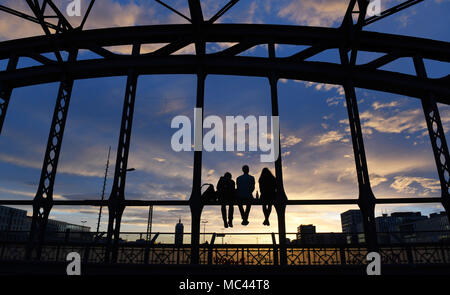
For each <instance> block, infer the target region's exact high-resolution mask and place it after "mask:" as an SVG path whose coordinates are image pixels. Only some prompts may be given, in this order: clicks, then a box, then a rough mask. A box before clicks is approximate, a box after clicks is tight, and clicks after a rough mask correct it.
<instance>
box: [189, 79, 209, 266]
mask: <svg viewBox="0 0 450 295" xmlns="http://www.w3.org/2000/svg"><path fill="white" fill-rule="evenodd" d="M205 79H206V75H205V74H203V73H201V72H199V73H198V74H197V102H196V108H198V109H201V110H202V118H201V122H202V127H203V108H204V100H205ZM194 130H196V129H195V127H194ZM195 136H199V140H200V141H201V142H203V131H202V132H201V134H196V135H195ZM201 183H202V151H194V172H193V181H192V193H191V197H190V199H189V206H190V209H191V264H198V263H199V259H200V257H199V255H200V253H199V244H200V219H201V216H202V210H203V206H202V203H201V200H200V198H201Z"/></svg>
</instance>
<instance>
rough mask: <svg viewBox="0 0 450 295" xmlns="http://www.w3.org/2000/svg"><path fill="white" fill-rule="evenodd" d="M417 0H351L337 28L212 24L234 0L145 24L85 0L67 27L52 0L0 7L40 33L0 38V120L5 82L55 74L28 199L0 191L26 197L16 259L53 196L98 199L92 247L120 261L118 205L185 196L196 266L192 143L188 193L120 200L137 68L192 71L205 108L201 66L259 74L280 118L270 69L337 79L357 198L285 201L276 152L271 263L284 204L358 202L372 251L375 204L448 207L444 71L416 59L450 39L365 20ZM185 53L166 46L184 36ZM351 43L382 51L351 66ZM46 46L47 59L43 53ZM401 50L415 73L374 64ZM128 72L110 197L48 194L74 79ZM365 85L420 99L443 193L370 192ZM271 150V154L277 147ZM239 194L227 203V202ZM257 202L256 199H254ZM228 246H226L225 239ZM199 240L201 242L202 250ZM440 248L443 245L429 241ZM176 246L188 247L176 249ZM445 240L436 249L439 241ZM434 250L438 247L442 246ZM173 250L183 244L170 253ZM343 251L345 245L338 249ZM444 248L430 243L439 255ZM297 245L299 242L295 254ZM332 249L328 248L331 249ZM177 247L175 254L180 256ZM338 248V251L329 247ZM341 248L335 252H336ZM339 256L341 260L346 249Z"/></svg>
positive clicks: (440, 52) (35, 250) (438, 51)
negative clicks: (284, 49)
mask: <svg viewBox="0 0 450 295" xmlns="http://www.w3.org/2000/svg"><path fill="white" fill-rule="evenodd" d="M422 1H423V0H420V1H417V0H412V1H411V0H410V1H405V2H403V3H402V4H399V5H397V6H395V7H392V8H390V9H388V10H385V11H383V12H382V13H381V15H379V16H372V17H367V8H368V5H369V1H367V0H350V1H349V5H348V9H347V11H346V13H345V16H344V17H343V21H342V24H341V26H339V27H337V28H326V27H308V26H288V25H265V24H218V23H216V21H217V20H218V19H219V18H220V17H221V16H222V15H223V14H224V13H226V12H227V11H228V10H229V9H230V8H231V7H233V6H234V5H235V4H236V3H237V2H238V0H232V1H230V2H229V3H227V4H226V5H225V6H224V7H223V8H222V9H221V10H220V11H218V12H217V14H215V15H214V16H213V17H212V18H211V19H208V20H205V19H204V17H203V13H202V8H201V5H200V1H199V0H189V1H188V3H189V9H190V17H187V16H185V15H183V14H182V13H180V12H178V11H176V10H175V9H173V8H172V7H170V6H169V5H167V4H165V3H164V2H162V1H159V0H157V2H158V3H160V4H162V5H164V6H165V7H167V8H168V9H170V10H172V11H173V12H174V13H177V14H178V15H180V16H181V17H183V18H185V19H187V20H188V21H189V23H188V24H177V25H151V26H136V27H120V28H107V29H94V30H83V27H84V25H85V23H86V21H87V19H88V15H89V14H90V11H91V9H92V7H93V5H94V2H95V0H92V1H91V2H90V5H89V7H88V9H87V12H86V14H85V16H84V18H83V21H82V22H81V25H80V26H79V27H73V26H72V25H71V24H70V23H69V21H68V20H67V19H66V18H65V16H64V15H63V13H62V12H61V11H60V10H59V9H58V7H57V6H56V5H55V4H54V3H53V2H52V1H51V0H42V1H39V0H26V3H27V4H28V6H29V7H30V8H31V11H32V12H33V15H27V14H24V13H23V12H19V11H16V10H14V9H11V8H8V7H5V6H2V5H0V10H2V11H3V12H4V13H9V14H12V15H15V16H17V17H21V18H23V19H25V20H27V21H30V22H34V23H36V24H37V25H40V26H41V27H42V29H43V31H44V32H45V35H43V36H38V37H31V38H25V39H17V40H9V41H4V42H1V43H0V60H8V64H7V68H6V70H4V71H1V72H0V112H1V113H0V130H1V128H2V127H3V123H4V120H5V117H6V113H7V110H8V103H9V101H10V99H12V93H13V90H14V89H15V88H19V87H25V86H30V85H37V84H43V83H50V82H59V83H60V84H59V91H58V96H57V99H56V106H55V109H54V113H53V120H52V124H51V129H50V133H49V138H48V143H47V149H46V151H45V157H44V163H43V167H42V172H41V177H40V182H39V187H38V190H37V193H36V196H35V198H34V200H32V201H19V200H0V204H3V205H32V206H33V219H32V227H31V233H30V237H29V243H28V244H27V245H28V246H27V250H26V258H27V259H29V260H39V259H40V258H41V255H42V253H43V252H42V249H43V246H44V245H45V243H46V242H45V239H44V237H45V229H46V224H47V220H48V216H49V214H50V211H51V209H52V207H53V206H62V205H64V206H69V205H70V206H84V205H89V206H107V207H108V210H109V222H108V232H107V243H106V246H105V247H104V248H102V249H103V250H102V251H103V252H102V256H103V257H104V259H102V260H101V261H102V262H108V263H115V262H120V261H121V260H120V259H119V260H118V258H119V257H121V256H120V255H122V254H120V251H119V249H120V248H121V246H120V244H119V236H120V226H121V219H122V214H123V212H124V209H125V208H126V207H130V206H150V205H154V206H174V205H183V206H189V207H190V211H191V217H192V220H191V224H192V227H191V245H189V246H188V247H186V246H183V247H182V249H181V250H180V249H178V253H184V254H186V253H187V252H186V251H188V254H187V255H188V259H187V260H186V259H184V260H183V262H187V263H190V264H199V263H201V262H202V259H205V258H204V257H205V256H204V251H205V249H204V247H203V246H201V245H200V219H201V214H202V209H203V208H204V206H206V205H218V204H215V203H205V202H203V201H202V200H201V184H202V180H201V169H202V152H201V151H196V152H195V153H194V167H193V184H192V193H191V197H190V199H189V200H186V201H175V200H174V201H141V200H128V199H126V198H125V184H126V171H127V162H128V155H129V148H130V138H131V132H132V123H133V113H134V104H135V97H136V88H137V85H138V78H139V76H141V75H151V74H193V75H196V76H197V98H196V107H197V108H201V109H203V107H204V99H205V98H204V88H205V79H206V77H207V75H211V74H220V75H238V76H254V77H264V78H267V79H268V81H269V83H270V89H271V105H272V115H273V116H278V115H279V113H278V93H277V82H278V80H279V79H281V78H283V79H296V80H305V81H312V82H317V83H327V84H336V85H342V86H343V88H344V90H345V96H346V106H347V111H348V117H349V123H350V131H351V137H352V144H353V150H354V158H355V165H356V171H357V178H358V186H359V198H358V199H340V200H324V199H322V200H288V198H287V196H286V193H285V191H284V188H283V169H282V159H281V156H279V157H278V159H277V160H276V161H275V163H274V164H275V171H276V179H277V189H278V193H277V198H276V200H275V202H274V206H275V208H276V212H277V216H278V227H279V228H278V245H276V249H277V261H278V259H279V261H278V262H277V264H280V265H286V264H288V257H291V256H289V255H288V251H290V250H288V248H289V247H287V245H286V229H285V211H286V206H288V205H333V204H341V205H344V204H354V205H358V206H359V208H360V209H361V212H362V215H363V224H364V233H365V240H366V244H365V246H364V247H365V250H364V251H365V253H367V251H372V250H377V249H379V245H378V243H377V236H376V235H377V233H376V227H375V216H374V210H375V205H376V204H395V203H441V204H442V205H443V207H444V208H445V210H446V212H447V214H448V216H450V214H449V213H450V196H449V186H450V174H449V172H450V171H449V170H450V168H449V165H450V158H449V151H448V146H447V142H446V139H445V135H444V130H443V126H442V122H441V118H440V115H439V109H438V106H437V103H442V104H450V76H449V75H447V76H444V77H441V78H429V77H428V76H427V71H426V68H425V65H424V59H427V60H433V61H436V62H443V63H444V62H449V61H450V43H448V42H443V41H435V40H429V39H423V38H415V37H407V36H400V35H392V34H385V33H378V32H369V31H364V30H363V29H364V27H365V26H367V25H369V24H371V23H373V22H375V21H378V20H381V19H383V18H385V17H387V16H389V15H392V14H394V13H396V12H398V11H401V10H403V9H405V8H407V7H410V6H412V5H414V4H417V3H419V2H422ZM220 42H228V43H234V45H232V46H230V47H229V48H227V49H224V50H222V51H218V52H214V53H208V54H207V53H206V44H207V43H220ZM161 43H163V44H166V45H164V46H162V47H161V48H159V49H157V50H155V51H153V52H150V53H142V52H141V46H142V45H144V44H161ZM191 44H194V45H195V53H194V54H176V55H175V54H174V53H175V52H177V51H179V50H181V49H183V48H185V47H187V46H189V45H191ZM120 45H128V46H131V47H132V53H131V54H129V55H120V54H116V53H114V52H112V51H110V50H108V49H107V48H108V47H110V46H120ZM258 45H267V48H268V56H267V57H253V56H251V57H248V56H239V54H241V53H243V52H245V51H247V50H249V49H251V48H252V47H254V46H258ZM276 45H299V46H307V48H306V49H303V50H301V51H299V52H297V53H295V54H293V55H291V56H288V57H278V56H277V55H276ZM329 49H336V50H338V52H339V60H340V62H339V63H332V62H324V61H308V59H309V58H312V57H315V56H317V55H318V54H320V53H322V52H324V51H326V50H329ZM82 50H83V51H89V52H91V53H94V54H96V55H97V56H98V57H97V58H93V59H88V60H82V59H80V58H79V52H80V51H82ZM360 52H372V53H377V54H381V57H378V58H374V59H373V60H372V61H370V62H368V63H365V64H357V62H356V61H357V56H358V53H360ZM49 53H53V54H54V56H55V58H50V57H48V56H49V55H48V54H49ZM24 57H26V58H31V59H33V60H35V61H36V62H38V63H39V65H37V66H28V67H23V68H17V65H18V61H19V59H20V58H24ZM400 58H409V59H411V60H412V61H413V63H414V66H415V70H416V75H410V74H404V73H399V72H394V71H389V70H381V69H380V67H382V66H385V65H388V64H390V63H392V62H394V61H396V60H398V59H400ZM112 76H127V82H126V86H125V98H124V104H123V113H122V118H121V122H122V123H121V127H120V135H119V142H118V146H117V157H116V162H115V173H114V182H113V185H112V191H111V195H110V197H109V199H108V200H104V201H101V200H99V201H96V200H86V201H71V200H64V201H61V200H53V186H54V183H55V177H56V173H57V167H58V160H59V155H60V151H61V145H62V140H63V135H64V129H65V125H66V119H67V114H68V110H69V104H70V99H71V94H72V89H73V86H74V81H76V80H79V79H89V78H98V77H112ZM356 87H358V88H365V89H370V90H377V91H383V92H389V93H394V94H400V95H405V96H409V97H412V98H417V99H420V101H421V102H422V106H423V111H424V116H425V121H426V123H427V127H428V132H429V136H430V141H431V145H432V149H433V153H434V158H435V161H436V168H437V171H438V174H439V180H440V184H441V190H442V195H441V197H440V198H412V199H405V198H395V199H393V198H391V199H386V198H375V196H374V194H373V192H372V189H371V185H370V179H369V170H368V167H367V161H366V155H365V150H364V142H363V134H362V129H361V123H360V117H359V112H358V105H357V99H356V94H355V88H356ZM280 155H281V153H280ZM236 203H237V202H236ZM251 203H252V204H260V201H257V200H255V201H252V202H251ZM227 247H229V246H227ZM202 249H203V250H202ZM439 249H440V250H439V251H441V250H442V249H443V248H439ZM185 250H186V251H185ZM444 250H445V249H444ZM444 250H442V251H444ZM180 251H181V252H180ZM342 251H344V250H342ZM448 251H449V250H448V247H447V248H446V250H445V251H444V252H442V253H441V252H440V253H441V254H442V255H444V257H447V258H448V256H449V253H448ZM305 253H306V252H305ZM336 253H337V252H336ZM184 254H183V255H184ZM336 255H337V254H336ZM339 257H341V258H342V257H345V255H344V256H342V255H341V256H339ZM344 260H345V259H344Z"/></svg>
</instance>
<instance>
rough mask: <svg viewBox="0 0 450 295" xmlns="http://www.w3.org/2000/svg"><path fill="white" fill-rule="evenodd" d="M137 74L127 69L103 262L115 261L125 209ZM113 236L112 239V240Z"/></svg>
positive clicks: (136, 51) (137, 50) (135, 48)
mask: <svg viewBox="0 0 450 295" xmlns="http://www.w3.org/2000/svg"><path fill="white" fill-rule="evenodd" d="M139 53H140V44H134V45H133V53H132V54H133V56H137V55H139ZM137 82H138V75H137V74H136V72H135V71H134V69H130V70H129V71H128V77H127V86H126V90H125V99H124V103H123V110H122V122H121V125H120V135H119V143H118V146H117V156H116V166H115V171H114V182H113V186H112V189H111V195H110V197H109V200H108V212H109V220H108V234H107V247H106V252H105V262H107V263H109V262H112V263H116V262H117V256H118V250H119V240H120V223H121V221H122V214H123V211H124V210H125V205H124V201H125V184H126V176H127V165H128V154H129V151H130V141H131V131H132V126H133V115H134V104H135V100H136V88H137ZM113 237H114V240H113Z"/></svg>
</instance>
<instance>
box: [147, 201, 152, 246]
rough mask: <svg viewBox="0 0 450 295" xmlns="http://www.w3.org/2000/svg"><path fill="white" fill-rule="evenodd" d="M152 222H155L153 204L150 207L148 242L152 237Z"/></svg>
mask: <svg viewBox="0 0 450 295" xmlns="http://www.w3.org/2000/svg"><path fill="white" fill-rule="evenodd" d="M152 223H153V205H150V206H149V207H148V222H147V242H148V241H150V240H151V237H152Z"/></svg>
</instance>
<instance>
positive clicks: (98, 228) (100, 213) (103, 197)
mask: <svg viewBox="0 0 450 295" xmlns="http://www.w3.org/2000/svg"><path fill="white" fill-rule="evenodd" d="M110 155H111V146H109V150H108V159H107V160H106V168H105V178H104V179H103V189H102V201H103V200H104V199H105V189H106V180H107V179H108V169H109V156H110ZM102 209H103V204H100V211H99V212H98V222H97V234H98V232H99V231H100V221H101V219H102Z"/></svg>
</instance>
